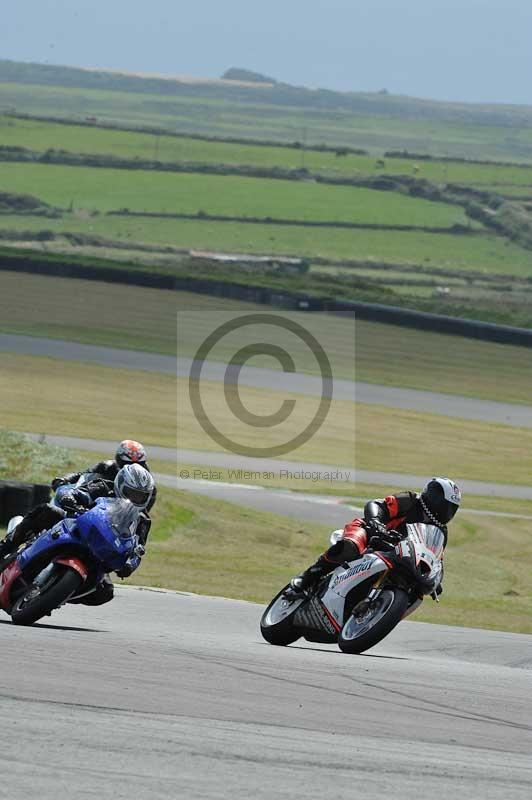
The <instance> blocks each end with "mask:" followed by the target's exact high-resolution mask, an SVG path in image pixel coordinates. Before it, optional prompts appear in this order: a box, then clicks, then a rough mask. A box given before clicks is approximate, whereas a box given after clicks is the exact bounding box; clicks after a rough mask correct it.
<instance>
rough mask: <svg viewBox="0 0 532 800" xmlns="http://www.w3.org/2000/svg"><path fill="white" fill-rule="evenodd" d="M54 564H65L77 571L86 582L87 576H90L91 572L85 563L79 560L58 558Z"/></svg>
mask: <svg viewBox="0 0 532 800" xmlns="http://www.w3.org/2000/svg"><path fill="white" fill-rule="evenodd" d="M54 563H55V564H64V565H65V566H66V567H70V568H71V569H74V570H76V572H79V574H80V575H81V577H82V578H83V580H85V579H86V577H87V575H88V574H89V570H88V569H87V567H86V566H85V564H84V563H83V561H80V560H79V558H56V559H55V561H54Z"/></svg>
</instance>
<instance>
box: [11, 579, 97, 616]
mask: <svg viewBox="0 0 532 800" xmlns="http://www.w3.org/2000/svg"><path fill="white" fill-rule="evenodd" d="M56 570H57V567H56ZM82 583H83V578H82V577H81V575H80V574H79V573H78V572H76V571H75V570H73V569H69V568H68V567H67V568H66V569H65V571H64V572H61V573H59V574H58V573H57V572H56V571H54V574H53V575H52V576H51V579H50V580H49V581H47V583H46V584H45V585H44V586H43V587H42V588H39V587H37V586H35V585H34V586H32V587H31V588H30V589H28V590H27V591H26V592H24V594H23V595H22V596H21V597H19V598H18V600H16V601H15V603H14V605H13V607H12V609H11V619H12V620H13V622H14V623H15V625H33V623H34V622H37V620H38V619H41V617H45V616H46V615H47V614H50V613H51V612H52V611H53V610H54V608H57V607H58V606H60V605H61V604H62V603H64V602H65V601H66V600H68V598H69V597H71V596H72V595H73V594H75V592H77V591H78V589H79V587H80V586H81V584H82Z"/></svg>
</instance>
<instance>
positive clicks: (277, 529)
mask: <svg viewBox="0 0 532 800" xmlns="http://www.w3.org/2000/svg"><path fill="white" fill-rule="evenodd" d="M0 443H1V444H2V448H3V450H5V448H6V447H13V448H14V453H16V455H14V457H13V458H11V459H10V462H9V464H8V465H7V469H8V472H6V471H5V469H1V468H0V474H1V475H5V474H8V475H9V477H11V478H14V479H19V480H37V481H40V482H48V481H49V480H50V479H51V478H52V477H53V476H54V475H56V474H62V473H63V472H64V471H65V470H66V469H71V468H73V465H74V464H78V465H80V466H82V465H84V464H85V463H92V461H93V460H94V455H95V454H92V456H91V457H90V458H89V459H88V461H87V458H86V457H85V454H83V453H79V452H75V451H73V452H68V451H65V450H63V449H61V448H52V447H50V446H48V445H42V444H38V443H34V442H28V441H27V440H25V439H24V438H22V437H19V436H15V435H14V434H11V433H9V432H7V431H0ZM360 488H362V487H360ZM364 489H366V492H365V496H367V497H369V496H375V495H376V496H379V495H380V494H381V492H382V487H381V491H375V489H374V487H364ZM492 502H493V501H492ZM530 505H531V504H528V507H527V508H521V507H520V510H521V512H522V513H526V512H527V511H528V512H529V513H530V511H531V508H530ZM514 510H515V509H514ZM152 517H153V527H152V533H151V535H150V539H149V547H148V552H147V555H146V556H145V558H144V559H143V562H142V565H141V567H140V569H139V570H138V572H136V573H135V574H134V576H133V577H132V578H131V579H129V582H130V583H133V584H139V585H148V586H156V587H166V588H171V589H176V590H178V591H192V592H195V591H198V586H200V585H201V580H200V578H201V575H203V574H205V571H206V570H208V571H209V574H210V582H209V592H210V593H211V594H216V595H221V596H224V597H236V598H240V599H245V600H254V601H257V602H259V603H266V602H267V601H268V600H269V599H270V598H271V597H272V596H273V594H274V593H275V592H276V591H277V590H278V588H279V587H280V586H282V585H283V584H285V583H286V582H287V581H288V579H289V578H290V577H291V576H292V575H294V574H295V573H297V572H299V571H300V570H301V569H302V568H303V567H305V566H306V565H307V564H309V563H310V562H311V561H313V560H314V559H315V558H316V556H317V555H318V554H319V553H320V552H322V551H323V550H324V549H325V547H326V546H327V541H328V527H327V526H323V525H313V524H311V523H309V522H305V523H297V522H296V521H294V520H291V519H287V518H286V517H280V516H277V515H274V514H268V513H263V512H257V511H253V510H252V509H246V508H241V507H239V506H236V505H233V504H231V503H224V502H220V501H218V500H216V501H213V500H209V499H208V498H206V497H201V496H200V495H192V494H189V493H188V492H176V491H171V490H169V489H165V488H161V489H160V490H159V494H158V501H157V503H156V505H155V506H154V508H153V511H152ZM243 530H245V531H246V548H245V552H244V553H243V551H242V531H243ZM501 543H502V546H503V547H504V553H505V556H504V559H501ZM514 554H519V555H518V557H517V555H515V556H514ZM473 558H474V559H475V570H474V571H472V570H471V563H472V559H473ZM531 567H532V539H531V538H530V533H529V523H528V521H526V520H512V524H511V526H505V527H504V528H503V529H502V530H501V522H500V520H499V519H495V518H490V517H471V516H468V515H467V514H459V515H458V516H457V518H456V519H455V520H454V521H453V523H452V527H451V531H450V536H449V546H448V548H447V551H446V572H445V591H444V594H443V596H442V602H441V603H440V604H439V605H436V604H434V603H432V602H431V601H428V600H427V601H426V602H425V603H424V604H423V606H422V607H421V609H419V610H418V611H417V612H416V616H415V619H417V620H423V621H426V622H432V623H440V624H448V625H465V626H470V627H481V628H482V627H483V628H492V629H500V630H508V631H514V632H521V633H532V623H531V619H532V613H531V612H532V595H531V592H530V582H529V581H528V574H529V572H530V568H531Z"/></svg>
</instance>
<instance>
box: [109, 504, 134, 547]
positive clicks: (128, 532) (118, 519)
mask: <svg viewBox="0 0 532 800" xmlns="http://www.w3.org/2000/svg"><path fill="white" fill-rule="evenodd" d="M105 504H106V509H107V513H108V514H109V521H110V523H111V526H112V528H113V530H114V531H115V533H117V534H118V536H120V538H121V539H127V538H128V537H130V536H134V535H135V531H136V530H137V525H138V521H139V516H140V509H139V508H137V507H136V506H134V505H133V503H130V502H129V500H124V499H122V498H112V499H108V500H105Z"/></svg>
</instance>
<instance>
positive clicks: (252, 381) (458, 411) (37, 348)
mask: <svg viewBox="0 0 532 800" xmlns="http://www.w3.org/2000/svg"><path fill="white" fill-rule="evenodd" d="M0 351H3V352H12V353H20V354H24V355H35V356H49V357H53V358H60V359H66V360H70V361H84V362H88V363H94V364H101V365H104V366H112V367H117V368H126V369H136V370H142V371H147V372H161V373H164V374H169V375H177V376H179V377H185V378H186V377H188V375H189V373H190V366H191V364H192V361H191V359H189V358H177V359H176V358H174V357H173V356H165V355H159V354H157V353H145V352H141V351H136V350H122V349H118V348H113V347H98V346H95V345H88V344H79V343H77V342H66V341H63V340H60V339H40V338H37V337H33V336H20V335H15V334H0ZM226 366H227V365H226V364H222V363H218V362H212V361H206V362H205V363H204V366H203V368H202V378H203V379H204V380H209V381H222V380H224V375H225V370H226ZM272 375H277V377H278V381H277V382H276V384H275V389H276V390H277V391H281V390H284V391H287V392H297V393H300V394H305V395H310V396H320V395H321V392H322V384H321V379H319V378H317V377H315V376H312V375H303V374H301V373H294V374H290V373H288V374H287V373H281V372H276V371H274V370H269V369H261V368H258V367H249V366H245V367H243V369H242V370H241V373H240V378H239V381H240V383H241V384H242V385H247V386H252V387H256V388H260V389H269V390H271V389H272ZM333 396H334V397H335V399H338V400H351V401H352V400H356V401H357V402H359V403H367V404H369V405H380V406H384V407H386V408H397V409H408V410H410V411H419V412H423V413H430V414H441V415H443V416H447V417H456V418H459V419H469V420H475V421H480V422H494V423H498V424H501V425H511V426H514V427H522V428H532V407H530V406H524V405H516V404H514V403H500V402H495V401H491V400H480V399H477V398H471V397H460V396H458V395H451V394H443V393H438V392H424V391H420V390H417V389H400V388H395V387H391V386H379V385H377V384H370V383H362V382H360V381H357V382H356V383H355V382H353V381H346V380H341V379H335V380H334V387H333Z"/></svg>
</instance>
